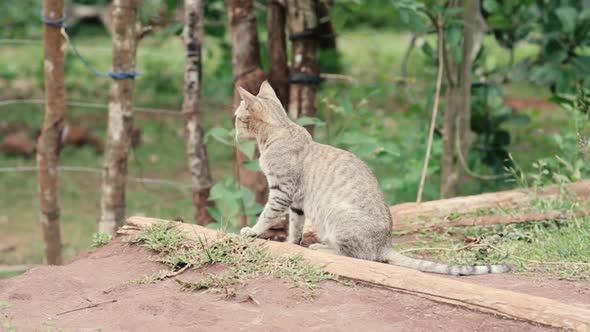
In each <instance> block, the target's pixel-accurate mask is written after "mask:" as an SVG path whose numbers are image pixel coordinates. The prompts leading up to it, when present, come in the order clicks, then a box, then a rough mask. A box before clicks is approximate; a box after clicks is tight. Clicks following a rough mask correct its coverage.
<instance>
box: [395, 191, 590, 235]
mask: <svg viewBox="0 0 590 332" xmlns="http://www.w3.org/2000/svg"><path fill="white" fill-rule="evenodd" d="M562 188H563V189H564V190H565V191H567V192H570V193H571V194H572V195H573V196H574V197H575V198H576V199H578V200H585V199H588V197H589V196H590V181H588V180H586V181H580V182H575V183H571V184H568V185H565V186H559V185H555V186H549V187H545V188H539V189H537V190H535V189H516V190H508V191H500V192H495V193H488V194H481V195H472V196H464V197H454V198H448V199H441V200H436V201H430V202H423V203H402V204H397V205H394V206H392V207H391V208H390V211H391V215H392V217H393V224H394V225H395V226H394V229H395V228H399V229H402V228H404V227H405V225H412V224H416V223H418V222H427V221H430V220H432V219H439V220H444V219H446V218H448V217H449V216H450V215H452V214H460V215H463V214H468V213H473V212H477V211H478V210H481V209H493V208H500V209H514V208H521V207H527V206H530V205H531V204H532V203H533V202H534V201H535V199H551V198H555V197H558V196H559V195H561V194H563V193H562ZM524 221H526V220H524Z"/></svg>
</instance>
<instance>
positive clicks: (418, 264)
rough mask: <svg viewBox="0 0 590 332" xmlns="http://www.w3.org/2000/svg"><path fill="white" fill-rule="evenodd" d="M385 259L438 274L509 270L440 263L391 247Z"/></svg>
mask: <svg viewBox="0 0 590 332" xmlns="http://www.w3.org/2000/svg"><path fill="white" fill-rule="evenodd" d="M385 261H386V262H387V263H389V264H393V265H397V266H402V267H407V268H410V269H414V270H418V271H422V272H430V273H439V274H450V275H456V276H469V275H476V274H487V273H505V272H509V271H510V270H511V269H510V266H508V265H477V266H466V265H447V264H440V263H435V262H430V261H425V260H421V259H415V258H411V257H407V256H404V255H402V254H400V253H398V252H397V251H395V250H393V249H391V250H389V251H388V252H386V254H385Z"/></svg>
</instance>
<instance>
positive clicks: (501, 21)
mask: <svg viewBox="0 0 590 332" xmlns="http://www.w3.org/2000/svg"><path fill="white" fill-rule="evenodd" d="M488 24H489V25H490V26H491V27H492V28H507V27H509V26H510V25H511V22H510V20H509V19H508V18H507V17H505V16H502V15H492V16H490V17H488Z"/></svg>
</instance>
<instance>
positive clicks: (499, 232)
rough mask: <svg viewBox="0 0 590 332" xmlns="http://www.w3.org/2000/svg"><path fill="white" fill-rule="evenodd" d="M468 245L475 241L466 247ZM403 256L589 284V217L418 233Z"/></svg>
mask: <svg viewBox="0 0 590 332" xmlns="http://www.w3.org/2000/svg"><path fill="white" fill-rule="evenodd" d="M466 239H469V241H475V242H470V243H466ZM415 240H416V242H414V243H404V244H396V245H395V247H396V249H397V250H399V251H401V252H405V254H407V255H410V256H415V257H421V258H427V259H436V260H439V261H441V262H445V263H450V264H459V265H482V264H484V265H485V264H494V263H503V264H508V265H511V266H512V267H513V268H514V271H515V272H516V273H519V274H538V273H542V274H546V275H551V276H554V277H557V278H562V279H568V280H582V281H590V258H589V256H588V252H590V217H585V218H574V219H570V220H546V221H541V222H534V223H523V224H513V225H496V226H491V227H469V228H461V229H459V228H447V229H445V230H443V231H440V232H432V231H430V232H421V233H418V234H417V235H416V238H415Z"/></svg>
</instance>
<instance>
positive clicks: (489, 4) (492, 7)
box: [483, 0, 500, 13]
mask: <svg viewBox="0 0 590 332" xmlns="http://www.w3.org/2000/svg"><path fill="white" fill-rule="evenodd" d="M483 8H484V9H485V10H486V11H488V12H490V13H497V12H498V11H499V9H500V6H498V3H497V2H496V0H484V1H483Z"/></svg>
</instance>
